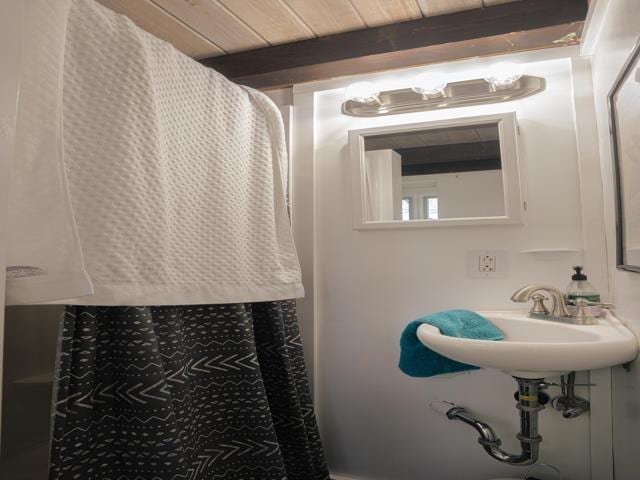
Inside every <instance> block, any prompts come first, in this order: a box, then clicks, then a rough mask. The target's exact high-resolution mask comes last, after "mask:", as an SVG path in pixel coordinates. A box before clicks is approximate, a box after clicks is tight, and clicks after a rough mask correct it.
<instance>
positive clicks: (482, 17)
mask: <svg viewBox="0 0 640 480" xmlns="http://www.w3.org/2000/svg"><path fill="white" fill-rule="evenodd" d="M98 1H99V2H100V3H102V4H103V5H105V6H106V7H108V8H111V9H113V10H115V11H116V12H118V13H122V14H124V15H126V16H128V17H129V18H130V19H131V20H132V21H133V22H135V23H136V24H137V25H138V26H140V27H141V28H143V29H144V30H147V31H148V32H150V33H151V34H153V35H155V36H157V37H159V38H161V39H163V40H165V41H167V42H169V43H172V44H173V45H174V46H175V47H176V48H177V49H179V50H181V51H182V52H184V53H186V54H187V55H189V56H191V57H193V58H195V59H198V60H200V61H201V62H202V63H203V64H204V65H206V66H208V67H211V68H214V69H216V70H217V71H219V72H221V73H222V74H224V75H226V76H227V77H228V78H230V79H231V80H233V81H235V82H238V83H242V84H245V85H249V86H253V87H256V88H262V89H268V88H278V87H285V86H291V85H295V84H299V83H303V82H309V81H316V80H323V79H327V78H334V77H340V76H346V75H358V74H362V73H369V72H374V71H381V70H389V69H395V68H405V67H409V66H414V65H426V64H430V63H440V62H447V61H453V60H459V59H463V58H471V57H475V56H490V55H500V54H504V53H509V52H517V51H525V50H533V49H540V48H550V47H557V46H562V45H569V44H575V43H578V42H579V41H580V35H581V32H582V27H583V23H584V20H585V17H586V14H587V10H588V0H98Z"/></svg>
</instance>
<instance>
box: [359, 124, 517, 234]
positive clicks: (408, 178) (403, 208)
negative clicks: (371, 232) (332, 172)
mask: <svg viewBox="0 0 640 480" xmlns="http://www.w3.org/2000/svg"><path fill="white" fill-rule="evenodd" d="M499 130H500V129H499V124H498V122H497V121H496V122H493V123H483V124H476V125H460V126H447V127H442V128H430V129H423V130H410V131H404V132H392V133H382V134H376V135H366V136H364V150H365V152H364V167H365V172H364V175H365V185H364V187H365V188H364V189H365V191H364V195H365V205H366V219H367V221H369V222H381V221H393V220H397V221H403V220H405V221H406V220H438V219H452V218H473V217H499V216H504V215H505V210H506V209H505V199H504V198H505V195H504V187H503V175H502V159H501V153H500V151H501V149H500V134H499Z"/></svg>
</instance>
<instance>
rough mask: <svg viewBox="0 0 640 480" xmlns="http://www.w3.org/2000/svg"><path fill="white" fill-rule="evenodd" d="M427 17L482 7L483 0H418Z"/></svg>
mask: <svg viewBox="0 0 640 480" xmlns="http://www.w3.org/2000/svg"><path fill="white" fill-rule="evenodd" d="M418 4H419V5H420V10H422V14H423V15H424V16H425V17H433V16H434V15H442V14H445V13H453V12H461V11H463V10H471V9H472V8H481V7H482V0H418Z"/></svg>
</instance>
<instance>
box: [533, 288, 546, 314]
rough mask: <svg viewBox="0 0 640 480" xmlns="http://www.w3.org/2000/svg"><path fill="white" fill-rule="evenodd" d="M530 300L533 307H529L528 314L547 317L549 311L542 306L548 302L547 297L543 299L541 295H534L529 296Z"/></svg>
mask: <svg viewBox="0 0 640 480" xmlns="http://www.w3.org/2000/svg"><path fill="white" fill-rule="evenodd" d="M531 300H533V306H532V307H531V310H529V313H539V314H542V315H549V309H548V308H547V306H546V305H545V304H544V301H545V300H549V299H548V298H547V297H545V296H544V295H542V294H541V293H536V294H535V295H532V296H531Z"/></svg>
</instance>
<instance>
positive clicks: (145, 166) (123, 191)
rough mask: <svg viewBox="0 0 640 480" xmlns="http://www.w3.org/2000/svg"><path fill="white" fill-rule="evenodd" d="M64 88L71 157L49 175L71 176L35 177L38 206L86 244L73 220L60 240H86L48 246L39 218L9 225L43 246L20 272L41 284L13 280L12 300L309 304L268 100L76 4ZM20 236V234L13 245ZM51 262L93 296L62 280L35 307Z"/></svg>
mask: <svg viewBox="0 0 640 480" xmlns="http://www.w3.org/2000/svg"><path fill="white" fill-rule="evenodd" d="M51 3H55V2H51ZM63 86H64V90H63V120H64V122H63V123H64V135H63V139H64V141H63V146H64V156H63V159H58V160H57V161H53V162H51V163H53V164H54V165H56V166H57V167H58V168H59V167H61V166H64V168H63V169H62V171H61V170H60V169H58V170H57V171H55V172H51V171H48V172H47V173H46V174H45V173H43V175H42V176H41V177H38V178H40V184H39V185H38V188H36V189H35V190H32V191H31V195H40V194H41V195H43V196H47V198H49V199H53V200H55V201H56V203H54V202H52V203H50V205H51V206H55V208H58V207H59V206H63V207H64V208H62V210H63V213H66V215H67V216H71V218H72V219H75V226H76V227H77V233H78V236H77V237H74V235H73V234H74V233H75V231H74V229H73V228H72V227H73V226H74V223H73V222H71V225H69V222H67V227H66V228H67V230H66V231H65V232H60V230H59V228H60V225H61V222H56V223H55V227H56V228H58V230H56V232H57V233H62V234H63V235H64V236H63V238H64V239H65V242H72V240H73V239H75V238H78V237H79V239H80V242H79V244H72V243H64V242H61V241H60V240H59V239H56V238H52V236H53V234H51V235H50V234H49V231H48V230H47V229H48V228H49V227H47V228H46V229H45V228H43V226H42V225H34V223H33V219H34V218H41V217H42V215H40V216H34V214H33V212H31V211H27V212H26V214H25V215H23V216H22V218H18V217H20V215H18V216H15V215H14V222H15V224H16V225H20V228H24V230H28V231H29V232H28V233H32V232H31V230H35V231H37V232H39V233H41V234H42V236H43V237H44V238H42V239H39V240H38V248H32V249H30V250H29V252H28V253H29V254H28V255H26V256H25V257H23V258H22V259H21V260H20V262H18V263H16V264H15V265H17V266H20V265H24V266H25V267H37V268H38V269H42V270H44V272H39V271H37V270H29V268H26V269H25V273H26V274H28V273H29V272H31V273H42V275H31V276H25V277H23V278H21V279H13V280H11V281H12V282H13V283H14V284H15V285H14V288H13V289H12V293H13V296H10V297H9V301H10V302H12V300H13V302H12V303H29V302H32V301H49V300H53V299H55V298H58V299H60V302H65V303H76V304H89V305H162V304H198V303H237V302H255V301H267V300H280V299H286V298H295V297H299V296H301V295H302V294H303V289H302V285H301V281H300V268H299V264H298V259H297V255H296V252H295V248H294V245H293V239H292V235H291V230H290V225H289V221H288V217H287V210H286V204H285V198H284V193H285V192H284V187H283V165H286V149H285V142H284V133H283V132H284V131H283V127H282V120H281V117H280V114H279V112H278V110H277V108H276V107H275V105H273V103H272V102H271V101H270V100H269V99H268V98H267V97H266V96H264V95H262V94H260V93H259V92H256V91H253V90H248V89H243V88H240V87H238V86H237V85H235V84H233V83H231V82H229V81H228V80H226V79H225V78H224V77H222V76H221V75H219V74H218V73H216V72H215V71H213V70H211V69H208V68H205V67H203V66H202V65H200V64H199V63H197V62H195V61H193V60H192V59H190V58H188V57H186V56H185V55H183V54H181V53H180V52H178V51H176V50H175V49H174V48H173V47H172V46H170V45H169V44H167V43H165V42H162V41H160V40H158V39H156V38H155V37H153V36H151V35H149V34H147V33H146V32H144V31H142V30H140V29H139V28H137V27H136V26H135V25H134V24H133V23H132V22H131V21H129V20H128V19H126V18H125V17H123V16H120V15H116V14H114V13H113V12H111V11H110V10H107V9H105V8H103V7H101V6H100V5H98V4H96V3H95V2H93V1H92V0H72V2H71V7H70V11H69V15H68V26H67V35H66V44H65V48H64V82H63ZM56 131H57V132H58V133H59V130H56ZM57 138H58V140H59V137H57ZM27 143H29V142H27ZM56 145H58V146H59V143H58V144H56ZM51 151H52V150H50V152H51ZM56 159H57V157H56ZM54 173H55V175H54ZM63 173H66V178H65V175H64V174H63ZM29 175H31V172H29ZM26 176H27V175H25V177H26ZM30 181H32V180H30ZM65 182H66V184H65ZM65 185H68V197H67V198H70V203H69V202H68V203H66V204H65V203H64V201H63V199H64V198H65V193H66V192H65V189H67V187H66V186H65ZM46 187H48V188H55V189H59V190H60V191H59V192H58V190H56V191H55V192H52V191H51V190H47V188H46ZM52 193H55V195H53V194H52ZM27 197H28V196H26V197H25V196H23V197H22V201H23V202H24V206H23V210H24V209H25V208H27V206H28V207H29V208H30V205H31V204H32V202H31V197H29V198H27ZM60 197H62V199H61V198H60ZM18 198H19V197H18ZM17 203H20V200H17V201H16V200H13V206H12V208H14V209H15V208H18V205H17ZM61 218H62V220H64V219H65V218H67V217H64V216H61ZM47 222H49V220H47ZM25 223H26V224H27V225H26V226H25V225H24V224H25ZM49 223H52V222H49ZM49 223H47V225H49ZM32 237H33V236H32ZM23 238H24V234H23V233H17V234H16V235H15V239H16V243H15V244H14V245H15V246H18V243H19V241H20V239H23ZM58 243H60V244H61V248H57V247H54V245H57V244H58ZM80 247H81V248H80ZM81 252H82V253H81ZM43 254H44V257H45V258H42V256H43ZM62 254H65V255H66V254H69V255H67V256H65V257H64V258H63V256H62ZM49 256H53V257H55V256H59V257H60V258H59V259H56V260H55V261H56V262H58V263H59V264H60V265H61V266H63V267H64V269H63V271H68V272H69V273H72V274H76V273H77V274H78V275H79V277H78V278H80V279H84V284H81V283H78V284H75V285H72V284H69V285H66V286H65V285H63V283H62V282H56V283H55V285H57V286H59V288H53V287H52V288H51V290H50V292H51V293H52V295H51V296H50V298H42V297H37V298H36V297H34V296H33V295H32V291H33V288H35V287H36V286H37V285H38V284H37V283H36V282H37V281H38V279H43V278H45V277H47V276H48V275H49V274H50V273H53V272H54V270H50V269H49V268H47V264H46V262H45V260H46V259H47V258H49ZM83 259H84V265H85V267H86V271H87V272H88V275H89V277H90V279H91V283H92V284H93V292H91V291H88V287H89V286H90V284H89V281H88V279H87V278H86V276H85V277H83V276H82V274H83V270H82V260H83ZM43 262H44V263H43ZM76 266H77V267H78V268H77V269H76ZM65 269H66V270H65ZM55 271H56V272H57V270H55ZM75 278H76V277H73V278H72V279H75ZM17 282H20V285H18V283H17ZM63 287H64V288H63ZM67 287H68V288H67ZM63 290H64V291H63ZM46 291H47V290H46V289H44V288H43V289H42V292H43V293H44V292H46ZM65 292H68V293H65Z"/></svg>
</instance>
